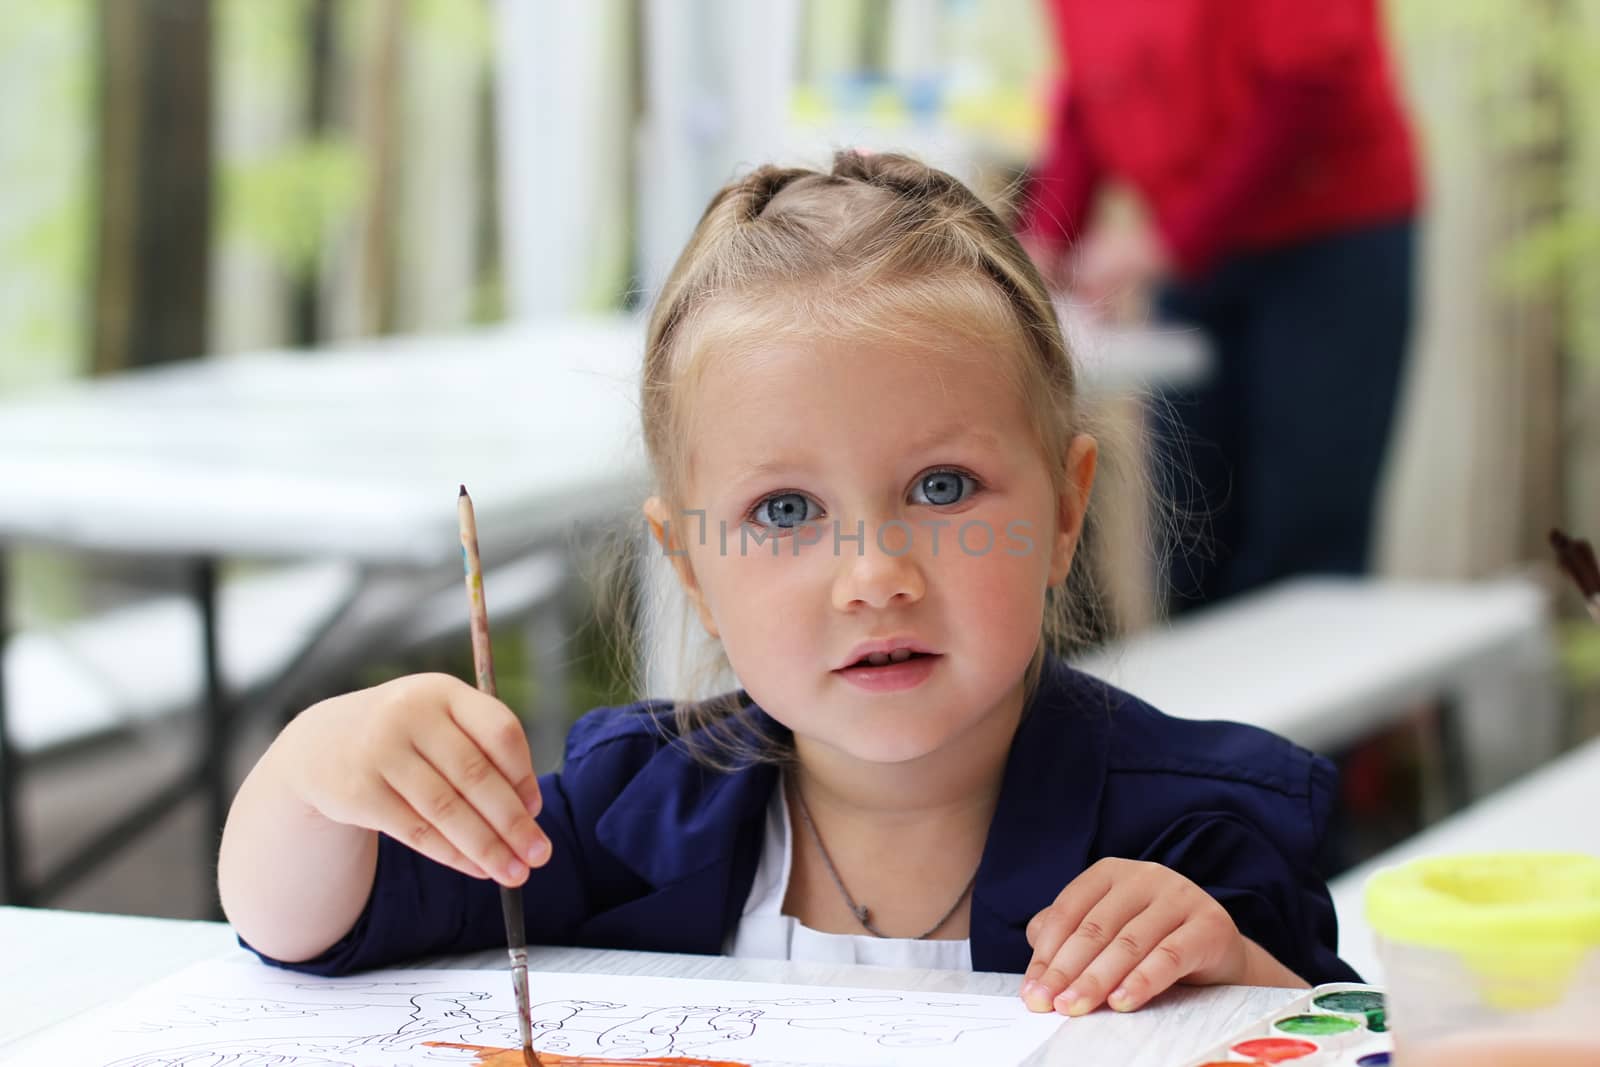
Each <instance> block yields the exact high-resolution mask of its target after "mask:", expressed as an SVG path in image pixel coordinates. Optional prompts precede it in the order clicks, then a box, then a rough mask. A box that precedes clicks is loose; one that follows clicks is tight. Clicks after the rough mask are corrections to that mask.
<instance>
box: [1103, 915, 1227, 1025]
mask: <svg viewBox="0 0 1600 1067" xmlns="http://www.w3.org/2000/svg"><path fill="white" fill-rule="evenodd" d="M1207 936H1208V935H1207V933H1206V932H1205V931H1204V930H1201V929H1199V928H1198V927H1196V926H1195V925H1194V924H1193V923H1185V924H1183V925H1182V926H1180V927H1178V928H1177V929H1176V930H1174V931H1172V932H1171V933H1170V934H1168V935H1167V936H1166V937H1165V938H1163V939H1162V941H1161V943H1160V944H1158V945H1156V947H1155V948H1154V949H1153V950H1151V952H1150V954H1149V955H1147V956H1146V957H1145V958H1144V959H1143V960H1141V961H1140V962H1139V965H1138V966H1137V967H1135V968H1134V969H1133V970H1132V971H1130V972H1129V973H1128V974H1127V976H1126V977H1124V978H1123V979H1122V980H1121V982H1120V983H1112V984H1113V985H1114V986H1115V988H1113V989H1112V991H1111V993H1110V994H1109V996H1108V997H1107V999H1106V1003H1107V1004H1109V1005H1110V1006H1111V1007H1112V1009H1113V1010H1116V1011H1134V1010H1135V1009H1138V1008H1142V1007H1144V1006H1145V1005H1146V1004H1148V1003H1149V1002H1150V999H1151V998H1152V997H1154V996H1156V995H1157V994H1159V993H1164V992H1166V990H1167V989H1168V988H1169V987H1171V986H1172V985H1173V984H1174V983H1176V982H1178V981H1180V980H1182V979H1183V978H1186V977H1188V976H1189V975H1190V974H1193V973H1194V971H1195V969H1196V968H1197V967H1198V966H1199V965H1200V963H1201V961H1202V960H1203V959H1204V958H1205V939H1206V937H1207Z"/></svg>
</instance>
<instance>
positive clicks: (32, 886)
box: [0, 551, 567, 903]
mask: <svg viewBox="0 0 1600 1067" xmlns="http://www.w3.org/2000/svg"><path fill="white" fill-rule="evenodd" d="M566 576H567V564H566V562H565V560H564V558H563V557H562V555H561V553H559V552H557V551H547V552H541V553H535V554H532V555H529V556H524V557H521V558H518V559H514V560H511V561H509V562H505V563H501V564H499V565H497V566H495V567H494V568H492V569H491V570H489V571H488V572H487V573H486V574H485V576H484V592H485V597H486V599H487V600H488V603H489V606H490V610H491V611H492V612H493V615H494V618H495V619H496V621H497V622H500V623H503V624H510V623H514V622H516V621H519V620H524V619H525V620H527V623H526V626H525V627H524V633H525V635H526V638H525V639H526V640H527V641H528V659H529V662H530V665H531V666H532V667H533V669H534V671H535V673H536V674H537V675H538V677H539V678H540V679H541V681H542V682H543V683H544V684H541V685H540V687H539V691H538V692H539V698H538V707H536V708H533V709H527V710H529V711H531V715H530V716H529V727H530V732H531V734H532V735H533V742H534V748H535V752H536V753H542V754H543V762H546V763H548V761H549V760H551V759H552V758H555V757H558V756H559V753H560V752H561V738H562V736H563V735H564V732H565V728H566V720H567V708H566V706H565V692H566V662H565V660H566V649H565V642H566V627H565V619H564V608H563V605H562V604H561V602H560V597H559V594H560V593H561V591H562V589H563V588H564V586H565V583H566ZM217 615H218V626H217V644H218V657H217V658H218V665H219V668H220V672H221V676H222V678H221V680H222V684H223V690H224V692H225V693H226V695H227V702H228V703H229V704H230V705H233V706H236V707H241V708H248V709H249V710H250V711H252V712H261V711H276V712H279V713H287V712H292V711H293V710H297V708H298V707H299V704H298V703H296V701H297V700H300V699H303V697H302V694H304V693H306V692H316V691H319V690H321V689H324V688H325V687H326V686H327V685H328V684H329V683H330V682H332V681H339V682H342V681H343V680H344V678H345V677H347V676H348V673H349V671H350V670H351V669H352V668H353V667H355V666H358V665H359V664H361V663H364V662H371V661H372V660H373V659H375V658H378V657H380V656H386V655H395V654H399V653H404V652H407V651H410V650H412V649H415V648H419V647H422V646H426V645H430V644H435V643H438V642H440V641H443V640H445V639H447V638H450V637H459V636H460V635H462V634H464V633H465V631H466V627H467V618H468V615H467V598H466V592H465V590H464V588H463V587H462V585H461V581H460V578H459V573H458V572H455V571H452V572H451V573H450V574H449V575H443V574H433V573H417V572H403V571H379V572H370V573H369V572H363V570H362V569H361V568H360V567H358V566H356V565H354V564H351V563H347V562H342V561H322V562H314V563H309V564H299V565H292V566H280V567H274V568H271V569H268V570H264V571H259V572H256V573H252V574H249V575H245V576H242V577H239V578H237V579H232V580H228V581H225V582H223V583H221V584H220V586H219V587H218V589H217ZM202 632H203V627H202V620H201V616H200V612H199V610H198V608H197V606H196V602H195V600H194V599H193V598H190V597H185V596H182V595H178V594H173V595H163V596H157V597H151V598H147V599H144V600H142V601H139V602H136V603H132V604H129V605H127V606H124V607H119V608H116V609H113V610H110V611H107V612H105V613H103V614H100V615H96V616H93V617H90V618H87V619H83V620H79V621H76V622H73V623H70V624H67V625H64V626H59V627H54V628H51V629H48V630H34V631H25V632H22V633H18V634H15V635H12V636H11V638H10V639H9V640H8V641H6V642H5V643H4V646H3V647H0V655H3V663H0V667H3V670H0V679H3V684H4V686H5V689H4V698H5V701H4V709H5V715H4V719H3V720H0V729H3V730H4V731H5V740H6V742H7V744H6V746H4V747H5V749H6V750H7V751H5V753H4V754H5V756H6V759H5V761H4V762H5V769H6V770H7V771H8V772H9V773H4V774H0V809H5V815H6V818H5V824H6V826H7V828H8V829H9V830H10V831H11V832H10V833H9V834H7V835H6V836H7V841H6V848H7V859H8V860H9V861H10V863H8V873H7V878H8V881H9V884H10V886H11V889H10V892H11V894H12V895H13V896H15V897H17V898H18V900H19V902H28V903H40V902H43V901H45V900H48V899H49V898H50V897H52V896H54V895H55V894H56V893H58V892H59V891H60V890H62V889H64V888H66V887H67V886H69V885H70V884H72V883H73V882H75V881H77V880H78V879H79V878H81V877H82V876H83V875H85V874H87V873H88V872H89V871H90V870H92V869H93V868H94V867H95V866H97V865H98V863H99V862H100V861H101V860H102V859H104V858H106V857H107V856H109V855H110V854H112V853H114V852H115V851H116V850H117V849H119V848H120V847H122V846H123V845H124V844H126V843H127V842H128V841H129V840H131V839H132V838H134V837H135V836H136V835H138V834H139V833H141V832H142V831H144V830H145V829H147V828H149V827H150V826H153V825H154V824H155V823H156V822H158V821H159V820H161V819H162V818H163V817H165V815H166V814H167V812H169V811H171V810H172V808H173V807H174V806H175V805H176V804H178V803H179V802H181V801H182V800H184V799H185V798H186V797H188V796H190V795H192V794H194V793H196V792H203V793H210V794H214V795H217V796H220V797H222V798H223V799H224V802H225V799H226V797H227V796H230V795H231V793H232V782H231V781H230V780H229V776H228V769H227V766H226V764H227V756H228V755H229V753H228V752H227V751H226V749H225V748H224V749H223V750H222V751H220V752H217V751H212V750H210V749H208V748H206V747H205V746H202V750H201V752H200V753H199V755H198V757H197V759H196V760H195V762H194V764H193V766H192V767H191V768H190V769H189V770H188V771H186V772H185V773H183V774H182V775H180V776H179V777H178V778H177V780H175V781H172V782H170V783H167V784H165V785H164V786H160V787H157V788H155V789H153V790H152V791H151V793H150V794H149V795H148V796H146V797H141V798H135V799H134V800H133V801H132V802H131V803H130V806H129V807H128V809H127V810H125V811H123V812H120V813H116V815H115V817H114V818H113V819H112V821H111V822H110V824H109V825H107V826H105V827H104V828H102V829H100V830H98V831H97V832H95V833H94V834H92V835H91V837H90V839H89V840H87V841H86V842H84V844H83V845H82V846H81V847H80V848H78V849H76V850H75V851H74V852H73V853H72V854H71V855H69V856H68V857H66V858H65V859H63V860H61V861H60V862H59V864H58V866H57V867H56V869H55V870H53V871H48V872H45V873H43V874H41V875H39V876H38V877H36V878H34V879H31V880H30V879H25V878H24V877H23V874H22V861H23V859H24V850H23V848H22V844H21V838H22V837H23V836H24V834H23V832H22V825H21V819H20V815H19V813H18V810H17V804H18V798H19V791H20V787H21V779H22V777H23V773H22V771H23V767H24V765H25V763H26V762H29V761H40V760H46V759H51V758H57V757H60V756H62V755H65V754H66V753H69V752H70V751H72V750H73V749H75V748H78V747H81V746H84V745H87V744H92V743H94V742H95V741H98V740H103V739H108V738H112V737H116V736H120V735H125V734H130V733H134V732H137V731H138V730H140V729H144V728H149V727H152V726H154V725H156V724H158V723H162V722H167V721H171V720H176V719H178V718H180V717H182V716H184V715H188V714H192V713H194V712H196V711H197V710H200V709H202V706H203V705H204V704H205V703H206V692H207V687H206V682H205V677H204V672H205V664H204V656H203V647H204V645H203V639H202ZM223 716H224V718H233V717H234V716H233V715H231V714H229V713H227V712H226V711H224V712H223ZM211 729H212V728H211V727H209V726H208V727H207V729H206V730H202V732H203V733H209V732H211ZM225 736H226V735H224V737H225ZM541 769H545V768H544V767H541ZM201 845H202V851H203V852H206V853H209V852H210V851H212V850H214V849H215V847H216V842H215V835H214V832H213V830H212V829H211V828H210V827H208V829H207V834H206V840H205V841H203V842H202V843H201ZM12 863H14V864H15V869H12V867H11V864H12Z"/></svg>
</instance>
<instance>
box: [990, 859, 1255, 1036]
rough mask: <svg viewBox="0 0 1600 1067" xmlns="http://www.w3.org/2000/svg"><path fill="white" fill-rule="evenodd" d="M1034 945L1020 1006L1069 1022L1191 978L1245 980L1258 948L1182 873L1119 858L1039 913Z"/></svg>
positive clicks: (1128, 1005) (1140, 1000)
mask: <svg viewBox="0 0 1600 1067" xmlns="http://www.w3.org/2000/svg"><path fill="white" fill-rule="evenodd" d="M1028 944H1030V945H1032V946H1033V962H1032V963H1030V964H1029V965H1028V970H1027V973H1026V974H1025V975H1024V976H1023V982H1022V999H1023V1000H1024V1001H1025V1002H1026V1003H1027V1005H1028V1007H1029V1008H1031V1009H1032V1010H1034V1011H1051V1010H1055V1011H1059V1012H1061V1013H1062V1014H1064V1015H1086V1014H1088V1013H1089V1012H1091V1011H1093V1010H1094V1009H1095V1008H1097V1007H1099V1006H1100V1005H1101V1004H1102V1003H1105V1004H1108V1005H1110V1007H1111V1008H1112V1009H1113V1010H1115V1011H1133V1010H1134V1009H1136V1008H1139V1007H1142V1006H1143V1005H1144V1004H1145V1003H1146V1002H1148V1001H1149V1000H1150V999H1151V998H1152V997H1154V996H1155V995H1156V994H1157V993H1160V992H1162V991H1163V990H1165V989H1166V988H1167V987H1168V986H1171V985H1172V984H1173V983H1175V982H1178V981H1181V980H1185V979H1187V980H1188V981H1189V982H1191V983H1193V984H1196V985H1210V984H1218V983H1235V982H1241V981H1243V980H1244V977H1245V975H1246V972H1247V970H1248V968H1249V962H1250V961H1249V956H1250V951H1249V950H1250V949H1251V948H1253V947H1254V946H1253V945H1252V944H1251V942H1249V941H1248V940H1247V939H1246V938H1245V937H1244V935H1243V934H1241V933H1239V930H1238V928H1237V927H1236V926H1234V924H1233V918H1232V917H1231V916H1230V915H1229V914H1228V913H1227V911H1226V910H1224V909H1223V907H1222V905H1221V904H1218V903H1217V902H1216V900H1215V899H1213V898H1212V896H1211V895H1210V894H1209V893H1207V892H1206V891H1205V890H1203V889H1201V888H1200V887H1199V886H1197V885H1195V884H1194V883H1193V882H1191V881H1189V879H1187V878H1185V877H1184V876H1183V875H1181V874H1179V873H1178V872H1177V871H1174V870H1172V869H1171V868H1168V867H1163V866H1162V865H1161V864H1159V863H1145V862H1142V861H1139V860H1125V859H1114V858H1107V859H1103V860H1100V861H1099V862H1098V863H1096V864H1094V866H1092V867H1090V868H1089V869H1088V870H1086V871H1084V872H1083V873H1082V874H1080V875H1079V876H1078V877H1076V878H1074V879H1073V880H1072V883H1071V884H1070V885H1068V886H1067V887H1066V888H1065V889H1063V890H1062V891H1061V894H1060V895H1059V896H1057V897H1056V900H1055V903H1054V904H1051V905H1050V906H1049V907H1048V908H1045V909H1044V910H1043V911H1041V912H1040V913H1039V914H1037V915H1035V916H1034V917H1033V919H1032V920H1031V921H1030V922H1029V923H1028ZM1256 951H1257V952H1258V953H1259V952H1261V950H1260V949H1257V950H1256ZM1263 954H1264V953H1263Z"/></svg>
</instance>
